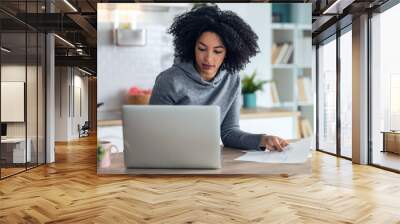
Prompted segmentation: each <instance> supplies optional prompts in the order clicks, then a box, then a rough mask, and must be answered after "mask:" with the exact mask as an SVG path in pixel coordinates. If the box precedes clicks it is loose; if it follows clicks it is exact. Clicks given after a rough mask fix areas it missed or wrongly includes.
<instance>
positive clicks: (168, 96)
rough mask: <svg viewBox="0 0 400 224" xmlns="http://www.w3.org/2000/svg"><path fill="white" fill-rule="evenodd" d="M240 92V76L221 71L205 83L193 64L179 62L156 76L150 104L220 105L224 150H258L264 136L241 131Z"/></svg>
mask: <svg viewBox="0 0 400 224" xmlns="http://www.w3.org/2000/svg"><path fill="white" fill-rule="evenodd" d="M240 89H241V87H240V77H239V75H238V74H228V73H226V71H225V70H220V71H219V72H218V74H217V75H216V76H215V77H214V78H213V79H212V80H211V81H205V80H203V79H202V78H201V76H200V74H199V73H198V72H197V70H196V69H195V67H194V65H193V63H187V62H180V63H176V64H174V65H173V66H172V67H171V68H169V69H167V70H165V71H163V72H161V73H160V74H159V75H158V76H157V78H156V82H155V84H154V87H153V92H152V95H151V98H150V104H155V105H218V106H219V107H220V111H221V140H222V142H223V144H224V146H226V147H232V148H239V149H259V145H260V141H261V136H262V134H250V133H246V132H244V131H242V130H240V128H239V115H240V101H239V100H240V98H239V97H240Z"/></svg>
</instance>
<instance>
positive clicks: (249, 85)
mask: <svg viewBox="0 0 400 224" xmlns="http://www.w3.org/2000/svg"><path fill="white" fill-rule="evenodd" d="M256 74H257V73H256V71H254V72H253V73H252V74H251V75H244V76H243V78H242V94H243V107H244V108H255V107H256V105H257V98H256V91H258V90H262V89H263V85H264V84H265V83H266V82H267V81H265V80H258V81H257V80H255V77H256Z"/></svg>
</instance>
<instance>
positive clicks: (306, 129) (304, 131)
mask: <svg viewBox="0 0 400 224" xmlns="http://www.w3.org/2000/svg"><path fill="white" fill-rule="evenodd" d="M312 135H313V131H312V127H311V124H310V121H308V119H305V118H303V119H300V137H302V138H307V137H310V136H312Z"/></svg>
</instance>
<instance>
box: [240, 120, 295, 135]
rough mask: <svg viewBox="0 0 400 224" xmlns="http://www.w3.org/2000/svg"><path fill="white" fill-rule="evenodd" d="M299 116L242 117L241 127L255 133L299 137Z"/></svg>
mask: <svg viewBox="0 0 400 224" xmlns="http://www.w3.org/2000/svg"><path fill="white" fill-rule="evenodd" d="M296 119H297V117H295V116H288V117H270V118H247V119H240V122H239V124H240V128H241V129H242V130H243V131H246V132H250V133H254V134H267V135H276V136H279V137H281V138H284V139H296V138H297V128H296V127H297V126H296V124H297V120H296Z"/></svg>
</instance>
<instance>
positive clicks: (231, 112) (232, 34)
mask: <svg viewBox="0 0 400 224" xmlns="http://www.w3.org/2000/svg"><path fill="white" fill-rule="evenodd" d="M168 33H170V34H172V36H173V43H174V47H175V59H176V60H175V63H174V65H173V66H172V67H170V68H168V69H167V70H165V71H163V72H161V73H160V74H159V75H158V76H157V78H156V82H155V85H154V87H153V92H152V96H151V98H150V104H155V105H218V106H219V107H220V111H221V126H220V127H221V140H222V142H223V144H224V146H226V147H233V148H239V149H268V150H279V151H281V150H282V149H283V148H284V147H285V146H287V145H288V142H287V141H285V140H284V139H281V138H279V137H277V136H273V135H267V134H251V133H247V132H244V131H242V130H240V127H239V115H240V98H239V97H240V93H241V86H240V76H239V74H238V72H239V71H240V70H242V69H243V68H244V67H245V65H246V64H247V63H249V59H250V58H251V57H253V56H255V55H256V54H257V53H258V52H259V48H258V45H257V40H258V37H257V35H256V34H255V33H254V31H253V30H252V29H251V27H250V26H249V25H248V24H247V23H245V22H244V21H243V19H241V18H240V17H239V16H237V15H236V14H235V13H234V12H232V11H222V10H220V9H219V8H218V7H217V6H202V7H197V8H193V9H192V10H190V11H188V12H185V13H183V14H181V15H179V16H177V17H175V19H174V22H173V24H172V25H171V27H170V28H169V30H168Z"/></svg>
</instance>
